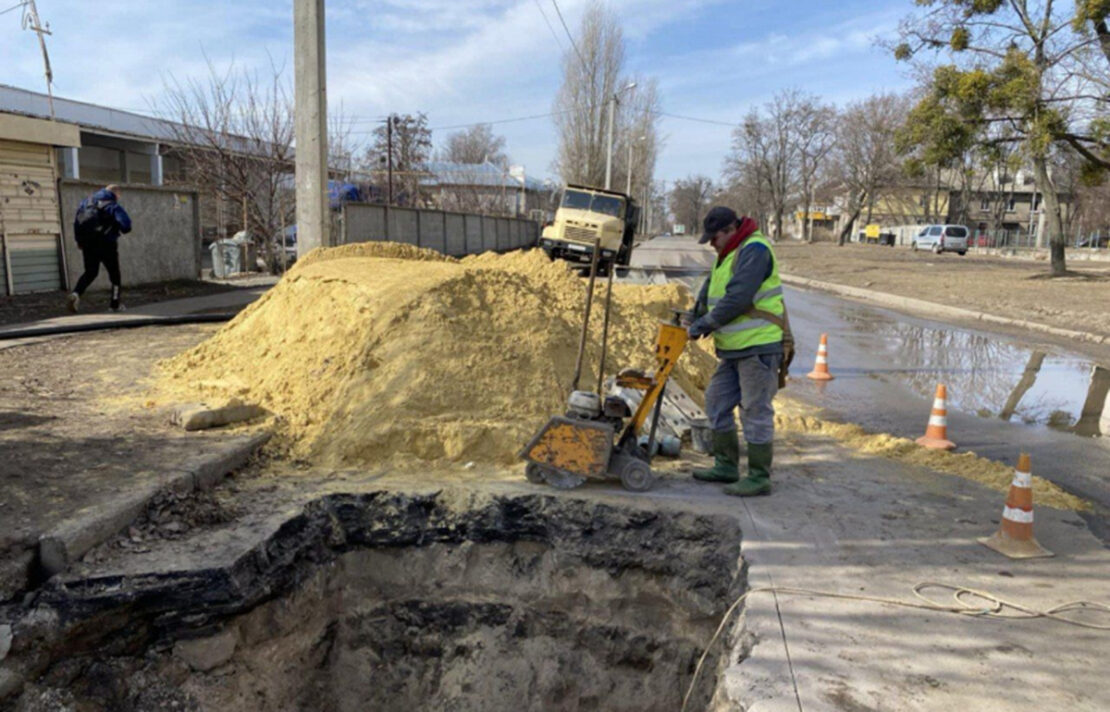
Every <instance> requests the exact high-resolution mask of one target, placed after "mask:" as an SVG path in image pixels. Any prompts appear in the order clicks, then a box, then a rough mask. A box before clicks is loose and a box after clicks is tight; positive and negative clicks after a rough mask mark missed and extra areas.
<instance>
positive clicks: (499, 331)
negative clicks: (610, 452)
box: [156, 243, 713, 466]
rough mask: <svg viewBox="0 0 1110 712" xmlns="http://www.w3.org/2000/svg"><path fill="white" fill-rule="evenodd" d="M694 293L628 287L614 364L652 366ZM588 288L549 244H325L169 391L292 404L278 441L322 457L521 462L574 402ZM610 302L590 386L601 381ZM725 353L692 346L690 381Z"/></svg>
mask: <svg viewBox="0 0 1110 712" xmlns="http://www.w3.org/2000/svg"><path fill="white" fill-rule="evenodd" d="M603 289H604V283H603V282H602V281H600V280H599V291H598V294H599V295H601V294H603ZM688 300H689V295H688V293H687V292H686V290H685V289H684V288H682V287H678V286H650V287H643V286H624V285H618V287H617V288H615V289H614V299H613V312H612V315H611V324H610V330H609V360H608V366H607V368H606V371H607V372H608V373H609V374H612V373H614V372H616V370H618V369H619V368H621V367H625V366H633V367H638V368H650V367H651V366H652V364H653V362H654V357H653V343H654V339H655V336H656V331H657V324H658V322H659V321H660V320H665V319H667V318H669V316H670V312H669V309H670V308H671V307H682V306H685V305H686V304H687V303H688ZM584 301H585V284H584V280H582V279H581V278H579V277H577V276H576V275H575V274H574V273H573V272H571V271H570V269H569V268H568V267H567V266H566V265H565V264H564V263H558V262H557V263H552V262H550V261H548V259H547V258H546V257H545V256H544V255H543V254H542V253H541V252H539V251H533V252H527V253H514V254H509V255H504V256H498V255H492V254H488V255H482V256H479V257H471V258H466V259H463V260H461V261H460V260H454V259H451V258H447V257H443V256H442V255H439V254H437V253H435V252H432V251H428V250H421V249H418V248H415V247H411V246H407V245H397V244H391V243H364V244H359V245H348V246H344V247H339V248H333V249H324V250H317V251H314V252H313V253H311V254H309V255H307V256H306V257H305V258H304V259H303V260H301V261H300V262H299V263H298V264H297V265H296V266H295V267H294V268H293V269H292V270H290V272H289V273H288V274H287V275H286V277H285V278H284V279H282V281H281V282H280V283H279V284H278V285H277V286H275V287H274V288H273V289H271V290H270V291H269V292H268V293H267V294H266V295H265V296H264V297H263V298H262V299H260V300H259V301H258V302H256V303H255V304H253V305H252V306H250V307H249V308H248V309H246V310H245V311H243V312H242V313H241V314H240V315H239V316H238V317H236V318H235V319H234V320H233V321H231V322H230V323H228V324H227V325H226V326H225V327H224V328H223V329H221V330H220V331H219V332H217V333H216V334H215V335H214V336H213V337H212V338H210V339H209V340H207V341H205V342H204V343H202V344H200V345H199V346H197V347H196V348H194V349H192V350H190V351H187V352H185V353H183V354H180V355H179V356H177V357H175V358H173V359H170V360H169V361H167V362H165V363H163V364H162V374H161V379H160V381H159V384H158V386H157V389H156V397H157V399H158V400H160V401H163V402H180V401H188V400H207V401H208V402H210V403H211V402H217V401H221V400H227V399H231V398H239V399H243V400H248V401H253V402H257V403H260V404H261V405H262V406H264V407H266V408H267V409H269V410H271V411H272V412H274V413H275V414H277V415H278V416H279V419H278V428H277V433H276V435H277V438H276V440H277V444H278V445H279V446H282V447H284V448H285V449H287V451H288V452H289V454H291V455H292V456H293V457H297V458H304V459H309V460H312V461H314V462H316V463H318V464H321V465H327V466H340V465H344V464H366V463H375V462H382V461H387V460H390V459H392V458H394V457H398V456H400V457H404V458H410V459H411V458H418V459H424V460H437V459H447V460H454V461H463V462H465V461H469V460H477V461H485V462H503V463H509V462H513V461H514V460H515V456H516V454H517V453H518V452H519V450H520V448H521V447H522V446H523V444H524V443H525V442H526V440H527V439H528V437H529V436H531V435H532V434H533V433H534V432H535V431H536V429H537V428H538V427H539V426H540V425H541V424H542V423H543V422H544V421H545V420H546V419H547V418H548V417H549V416H551V415H552V414H555V413H560V412H562V411H563V410H564V409H565V400H566V396H567V394H568V389H569V386H570V382H571V380H572V378H573V372H574V363H575V355H576V353H577V346H578V338H579V331H580V329H581V323H582V309H583V305H584ZM599 304H600V302H599V301H595V311H594V316H593V318H592V319H591V326H592V329H591V334H590V344H589V349H588V353H587V359H586V364H587V369H586V370H585V372H584V377H583V381H582V387H584V388H593V387H594V386H595V385H596V383H597V360H598V354H599V352H600V337H601V311H600V308H599ZM712 361H713V360H712V357H711V356H709V355H708V354H706V353H705V352H704V351H703V350H701V349H690V350H689V351H688V353H687V355H685V356H684V357H683V358H682V360H681V361H680V363H679V366H678V368H677V373H676V375H675V379H676V381H677V382H678V383H679V384H680V385H682V386H683V387H684V388H686V389H687V391H688V392H690V393H691V395H694V396H695V397H700V394H701V392H702V391H703V390H704V387H705V384H706V380H707V376H708V374H709V372H710V371H711V369H712Z"/></svg>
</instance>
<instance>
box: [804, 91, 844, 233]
mask: <svg viewBox="0 0 1110 712" xmlns="http://www.w3.org/2000/svg"><path fill="white" fill-rule="evenodd" d="M836 119H837V113H836V109H835V108H834V107H832V106H827V105H825V104H822V103H821V102H820V100H818V99H817V98H816V97H810V96H803V97H801V98H800V100H799V102H798V106H797V108H796V110H795V120H794V126H795V130H796V132H797V147H798V188H799V190H800V191H801V193H802V216H803V220H802V238H803V239H804V240H805V241H806V242H813V234H812V225H813V222H812V220H809V214H810V212H811V211H812V210H813V199H814V196H815V194H816V191H817V183H818V180H819V177H820V175H821V172H822V171H823V170H827V168H828V167H827V166H826V161H827V160H828V157H829V152H830V151H832V149H833V144H834V140H835V138H836Z"/></svg>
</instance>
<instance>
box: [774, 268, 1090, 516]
mask: <svg viewBox="0 0 1110 712" xmlns="http://www.w3.org/2000/svg"><path fill="white" fill-rule="evenodd" d="M786 300H787V304H788V308H789V309H790V319H791V324H792V327H793V330H794V334H795V339H796V340H797V343H798V355H797V356H796V358H795V361H794V366H793V368H792V369H791V371H792V376H793V378H792V381H791V383H790V384H789V386H788V389H789V392H790V394H791V395H793V396H795V397H798V398H800V399H802V400H803V401H806V402H808V403H811V404H813V405H816V406H819V407H821V408H823V409H824V410H825V411H827V412H828V413H829V414H830V415H831V416H832V417H835V418H836V419H838V420H844V421H849V422H854V423H859V424H860V425H862V426H864V427H865V428H867V429H870V430H876V431H882V432H888V433H891V434H894V435H900V436H903V437H909V438H916V437H918V436H920V435H922V434H924V432H925V426H926V423H927V421H928V419H929V411H930V407H931V404H932V400H933V394H934V391H935V388H936V385H937V384H938V383H944V384H945V385H946V386H947V387H948V436H949V439H950V440H952V441H954V442H955V443H956V444H957V445H958V446H959V448H958V450H957V452H966V451H969V450H970V451H974V452H976V453H977V454H979V455H982V456H984V457H989V458H991V459H993V460H998V461H1000V462H1007V463H1015V462H1016V461H1017V456H1018V453H1019V452H1022V451H1024V452H1028V453H1030V455H1031V456H1032V459H1033V470H1034V472H1035V473H1036V474H1038V475H1041V476H1042V477H1045V478H1047V479H1050V480H1052V481H1053V482H1055V483H1057V484H1059V485H1060V486H1061V487H1064V488H1065V489H1067V490H1068V491H1070V492H1073V493H1074V494H1077V495H1079V496H1081V497H1085V498H1087V499H1089V500H1091V501H1093V502H1095V503H1097V504H1099V505H1101V508H1105V509H1110V409H1108V408H1107V395H1108V391H1110V370H1108V369H1107V368H1106V367H1105V365H1098V364H1094V363H1092V362H1091V361H1090V360H1089V359H1087V358H1086V357H1083V356H1078V355H1075V354H1071V353H1068V352H1066V351H1063V350H1061V349H1060V348H1058V347H1055V346H1051V345H1045V344H1042V343H1039V342H1037V341H1036V340H1035V337H1034V336H1030V338H1029V340H1028V341H1022V340H1019V339H1015V338H1014V337H1010V336H1004V335H999V334H993V333H989V332H985V331H977V330H973V329H967V328H963V327H957V326H952V325H949V324H945V323H943V322H936V321H931V320H928V319H920V318H916V317H911V316H906V315H904V314H899V313H897V312H892V311H888V310H884V309H879V308H875V307H871V306H866V305H862V304H858V303H855V302H851V301H847V300H843V299H839V298H836V297H833V296H830V295H827V294H823V293H817V292H811V291H805V290H799V289H787V291H786ZM822 333H827V334H828V335H829V365H830V370H831V372H832V373H833V375H834V376H836V380H834V381H832V382H830V383H828V384H821V383H817V382H814V381H811V380H809V379H807V378H805V374H806V373H807V372H809V371H810V370H811V369H812V368H813V359H814V356H815V354H816V351H817V343H818V341H819V339H820V335H821V334H822ZM1102 514H1103V515H1105V514H1106V512H1103V513H1102ZM1099 518H1100V519H1105V516H1102V517H1099ZM1105 524H1106V522H1105V521H1103V522H1102V524H1101V525H1100V526H1099V528H1100V529H1103V530H1104V531H1103V533H1105Z"/></svg>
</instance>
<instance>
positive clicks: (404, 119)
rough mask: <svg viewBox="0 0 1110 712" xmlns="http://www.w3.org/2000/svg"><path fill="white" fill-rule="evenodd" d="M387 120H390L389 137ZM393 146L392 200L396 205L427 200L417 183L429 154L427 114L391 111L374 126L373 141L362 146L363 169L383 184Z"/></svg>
mask: <svg viewBox="0 0 1110 712" xmlns="http://www.w3.org/2000/svg"><path fill="white" fill-rule="evenodd" d="M389 122H392V124H393V126H392V138H390V127H389ZM390 144H392V148H393V164H392V165H393V171H392V172H393V202H394V204H396V205H423V204H424V203H426V202H427V196H426V194H425V193H426V192H425V191H424V190H422V188H421V184H422V182H423V180H424V178H426V177H427V175H428V173H427V170H426V164H427V162H428V159H429V158H431V155H432V132H431V130H430V129H429V128H428V115H427V114H425V113H423V112H420V113H418V114H415V115H413V114H394V115H391V116H390V117H389V118H388V119H386V120H385V121H383V122H382V124H381V125H380V126H378V127H376V128H375V129H374V134H373V142H372V143H371V145H370V147H369V148H368V149H367V150H366V161H365V170H366V171H367V172H369V173H371V174H372V175H373V176H374V179H375V182H377V183H379V184H380V185H385V184H386V182H387V181H388V180H389V176H388V173H389V153H390V151H389V148H390Z"/></svg>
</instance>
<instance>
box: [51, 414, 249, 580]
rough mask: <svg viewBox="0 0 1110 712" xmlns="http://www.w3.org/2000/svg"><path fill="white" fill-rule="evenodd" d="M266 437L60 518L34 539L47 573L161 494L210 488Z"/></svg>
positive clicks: (227, 447) (238, 443) (243, 440)
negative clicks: (112, 499) (36, 539)
mask: <svg viewBox="0 0 1110 712" xmlns="http://www.w3.org/2000/svg"><path fill="white" fill-rule="evenodd" d="M269 439H270V433H268V432H267V433H261V434H258V435H250V436H243V437H239V438H235V439H234V440H231V441H229V442H225V443H222V444H220V445H219V446H218V447H217V448H215V449H214V451H211V452H206V453H204V454H202V455H196V456H193V457H190V458H188V459H187V460H185V461H184V462H183V463H181V465H180V467H179V468H175V469H174V470H171V471H168V472H165V473H163V474H162V475H161V476H159V477H157V478H156V479H155V480H154V481H153V482H149V483H146V484H143V485H140V486H138V487H135V488H133V489H130V490H128V491H126V492H123V493H121V495H120V497H119V498H118V499H116V500H114V501H112V502H109V503H107V504H101V505H97V506H96V507H89V508H87V509H85V510H83V511H82V512H79V513H77V514H76V515H74V516H73V517H70V518H69V519H66V520H64V521H62V522H60V523H59V524H58V525H56V526H55V527H53V528H52V529H51V530H50V531H48V532H46V533H45V534H43V535H42V536H41V537H39V560H40V562H41V564H42V568H43V570H44V571H45V572H46V573H47V574H48V575H50V576H53V575H55V574H58V573H61V572H62V571H65V570H66V569H67V568H69V566H70V565H71V564H72V563H73V562H74V561H76V560H77V559H79V558H81V557H82V556H83V555H84V554H85V552H87V551H88V550H89V549H92V548H93V547H94V546H97V545H98V544H101V543H103V542H105V541H107V540H108V539H110V538H111V537H113V536H115V535H116V534H117V533H119V532H121V531H123V529H125V528H126V527H127V526H128V525H129V524H131V522H133V521H134V520H135V519H136V518H138V516H139V515H140V514H142V512H143V510H144V509H146V507H147V505H148V504H150V502H151V500H153V499H154V498H155V497H157V496H158V495H159V494H161V493H162V492H177V493H185V492H192V491H194V490H202V489H208V488H209V487H212V486H213V485H215V484H216V483H217V482H219V481H220V480H222V479H223V478H224V476H225V475H227V474H228V473H229V472H231V471H232V470H235V469H237V468H239V467H242V466H243V465H244V464H246V462H247V460H248V459H249V458H250V456H251V455H253V454H254V453H255V452H256V451H257V450H258V449H259V448H260V447H262V445H264V444H265V443H266V442H267V441H268V440H269Z"/></svg>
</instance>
